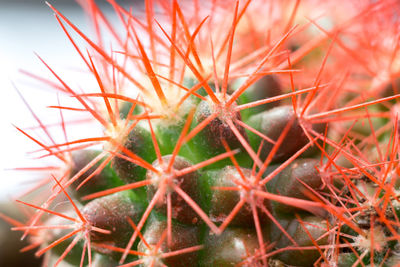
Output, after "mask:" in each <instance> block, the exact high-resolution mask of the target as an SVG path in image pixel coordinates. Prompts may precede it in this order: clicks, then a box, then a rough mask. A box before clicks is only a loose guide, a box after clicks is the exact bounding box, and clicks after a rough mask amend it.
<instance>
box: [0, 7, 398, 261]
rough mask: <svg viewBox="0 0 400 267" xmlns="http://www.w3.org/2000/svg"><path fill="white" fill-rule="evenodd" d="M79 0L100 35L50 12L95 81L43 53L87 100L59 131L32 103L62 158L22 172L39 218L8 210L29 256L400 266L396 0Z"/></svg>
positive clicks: (41, 145)
mask: <svg viewBox="0 0 400 267" xmlns="http://www.w3.org/2000/svg"><path fill="white" fill-rule="evenodd" d="M77 2H79V3H80V4H81V6H82V8H83V10H85V12H87V15H88V16H89V18H90V23H92V24H93V25H92V26H93V29H94V32H83V31H81V30H80V28H79V27H77V26H75V24H74V21H73V20H72V19H71V20H70V19H69V18H68V17H66V16H64V15H63V10H62V8H58V7H57V4H56V3H54V5H53V4H52V3H51V2H50V3H46V4H47V5H48V7H49V12H53V13H54V15H55V19H54V23H56V24H57V23H58V24H59V26H60V31H62V32H63V33H65V35H66V43H69V45H72V46H73V47H74V49H75V50H76V52H77V54H78V55H79V56H80V58H81V60H82V65H81V66H77V67H79V68H81V69H84V70H85V72H86V74H87V79H91V80H92V81H95V85H94V86H93V87H92V88H85V87H81V86H79V84H80V81H79V80H78V81H75V82H74V83H70V82H67V81H66V80H64V78H63V73H62V71H58V70H55V69H54V68H53V67H52V64H51V63H49V61H48V59H46V58H43V57H41V56H40V55H38V61H39V63H40V64H41V66H42V68H41V69H37V70H35V73H37V75H29V78H30V79H32V78H33V79H36V80H38V81H39V82H42V83H44V84H45V85H46V86H50V87H52V89H53V90H55V91H56V92H57V94H58V95H59V98H60V99H62V98H63V97H65V98H71V97H72V98H73V99H74V100H75V101H76V103H75V104H74V105H69V104H68V105H66V104H62V103H63V101H58V103H49V107H50V108H52V109H53V110H54V109H57V110H58V111H59V123H58V124H57V125H55V126H54V125H50V124H47V123H46V121H42V120H41V119H40V118H39V117H38V116H36V115H35V113H34V110H32V109H30V111H31V112H32V114H33V115H34V117H35V118H36V122H37V123H38V124H39V125H38V127H36V128H25V127H23V126H18V125H17V126H16V129H17V130H18V131H19V132H20V133H21V134H22V135H25V136H26V137H27V138H28V139H30V140H31V141H32V142H34V143H35V144H36V145H37V150H36V151H34V152H35V153H36V154H37V153H40V156H38V159H37V160H38V162H41V161H43V162H45V161H44V160H46V159H47V158H54V159H55V160H56V161H58V164H56V166H42V167H40V168H29V167H28V168H25V169H23V168H20V169H23V170H24V171H25V172H26V170H29V171H30V172H32V173H33V172H39V173H40V179H38V180H37V181H35V184H34V185H33V186H32V188H31V190H28V191H27V192H26V193H24V194H21V195H19V196H18V200H17V202H18V204H19V205H20V207H21V210H22V211H24V215H25V219H23V220H15V219H13V218H12V216H10V215H8V214H5V213H4V214H3V213H0V219H2V220H4V221H5V222H7V223H8V224H10V225H11V227H12V230H14V231H20V232H21V233H22V239H24V240H27V241H28V242H29V245H28V246H27V247H25V248H24V249H23V252H26V251H32V250H33V251H35V255H36V257H38V258H39V259H40V260H41V261H42V262H43V265H44V266H124V267H128V266H169V267H175V266H182V267H185V266H186V267H187V266H199V267H203V266H204V267H205V266H207V267H208V266H215V267H221V266H223V267H225V266H273V267H274V266H343V267H344V266H399V264H400V199H399V196H400V179H399V176H400V165H399V158H400V150H399V148H400V146H399V145H400V142H399V141H400V139H399V138H400V130H399V127H400V125H399V122H400V119H399V116H400V112H399V105H400V104H399V103H398V98H399V97H400V94H399V93H400V87H399V84H400V83H399V81H400V53H399V51H398V50H399V46H400V16H399V14H400V3H399V2H398V1H397V0H396V1H395V0H380V1H379V0H378V1H369V0H360V1H342V0H339V1H336V0H329V1H322V0H279V1H277V0H266V1H261V0H253V1H251V0H223V1H199V0H187V1H177V0H168V1H152V0H146V1H144V3H138V2H137V1H135V2H132V3H131V5H128V4H124V5H120V4H118V3H117V2H116V1H115V0H108V1H107V2H108V4H109V5H110V7H112V8H113V10H114V16H115V18H116V19H117V20H118V23H116V20H115V19H113V20H110V19H109V17H108V15H107V16H105V14H104V12H103V10H102V9H101V7H100V6H99V5H97V3H96V1H94V0H80V1H77ZM82 42H83V43H84V45H81V44H82ZM52 61H54V59H52ZM40 72H42V73H51V75H52V76H53V80H51V81H50V80H47V79H41V75H40ZM27 102H29V101H27ZM64 103H66V102H64ZM69 113H75V114H76V118H80V117H84V118H88V116H89V121H90V122H91V124H90V126H87V125H89V124H88V123H89V121H85V122H84V123H77V121H68V120H66V119H65V118H64V114H69ZM92 125H97V127H98V128H99V129H101V132H102V135H100V136H94V135H90V134H88V133H90V131H88V129H87V128H85V127H93V126H92ZM50 127H58V128H59V129H60V130H61V131H60V132H61V133H62V134H60V135H56V134H53V132H52V131H49V130H48V129H49V128H50ZM71 127H79V132H80V134H81V137H79V138H74V139H72V138H70V137H69V131H70V130H69V129H71ZM46 140H47V141H46ZM36 154H35V155H36ZM10 167H15V166H10ZM26 173H27V175H29V172H26Z"/></svg>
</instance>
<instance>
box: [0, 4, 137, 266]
mask: <svg viewBox="0 0 400 267" xmlns="http://www.w3.org/2000/svg"><path fill="white" fill-rule="evenodd" d="M49 2H50V3H51V4H52V5H53V6H54V7H56V8H57V9H59V10H60V11H62V13H63V14H64V15H65V16H66V17H68V18H69V19H70V20H71V21H72V22H73V23H74V24H75V25H77V26H78V27H79V28H80V29H81V30H82V31H83V32H85V33H87V34H88V35H89V36H92V35H91V32H92V31H91V25H90V23H89V19H88V17H87V16H86V15H85V14H84V12H83V10H82V9H81V7H80V6H79V5H78V4H77V3H76V2H75V1H74V0H49ZM97 2H98V4H99V5H101V7H102V10H104V12H105V14H106V15H107V14H108V15H111V14H112V13H113V12H112V9H111V7H110V6H109V5H108V4H106V2H105V1H97ZM117 2H119V3H120V4H122V5H129V4H132V3H133V2H140V1H132V0H131V1H117ZM135 4H136V3H135ZM112 19H115V20H116V18H115V17H113V16H111V20H112ZM76 41H77V42H78V44H81V45H83V46H82V47H85V44H84V43H83V42H82V41H81V40H80V39H78V38H76ZM35 53H37V54H38V55H40V57H42V58H43V59H44V60H45V61H46V62H47V63H48V64H49V65H50V66H51V67H52V68H54V69H55V70H56V71H61V73H62V78H63V79H65V80H66V81H68V82H69V83H72V84H75V85H76V84H78V83H79V84H80V86H84V83H85V82H86V81H85V80H82V79H80V77H81V75H82V71H81V70H80V69H79V68H80V67H82V60H81V59H80V58H79V56H78V54H77V53H76V51H75V50H74V48H73V46H72V45H71V43H70V42H69V41H68V39H67V37H66V35H65V34H64V32H63V31H62V29H61V27H60V25H59V24H58V23H57V20H56V19H55V17H54V15H53V11H52V10H51V9H50V8H49V7H48V6H47V5H46V3H45V1H44V0H0V86H1V87H0V88H1V89H0V92H1V96H0V111H1V115H0V125H1V127H0V137H1V138H0V150H1V153H0V266H4V267H18V266H30V267H31V266H37V265H38V264H39V261H33V260H32V254H33V253H31V254H29V253H24V254H19V252H18V250H19V247H21V246H22V245H27V244H23V243H21V242H18V236H20V234H19V233H16V232H11V231H9V228H10V224H9V223H6V222H5V221H4V218H1V214H6V215H8V216H10V217H12V218H14V219H20V220H22V221H23V220H24V218H21V217H20V213H21V212H20V210H19V209H18V208H16V206H15V202H14V201H13V198H16V197H18V194H20V193H21V192H23V190H25V189H26V188H27V187H29V186H31V185H32V182H34V181H35V179H36V178H37V175H40V174H33V173H32V172H26V171H25V172H24V171H15V170H13V168H21V167H29V166H38V163H37V161H36V160H35V157H37V155H35V154H31V153H30V151H34V150H37V149H38V148H39V147H38V145H37V144H35V143H34V142H32V141H31V140H29V139H28V138H27V137H26V136H24V135H23V134H21V133H20V132H18V131H17V130H16V128H15V127H14V125H15V126H17V127H20V128H23V129H26V128H29V127H31V126H34V125H37V122H36V121H35V119H34V117H33V115H32V114H31V112H30V111H29V109H28V108H27V106H26V105H25V104H24V102H23V100H22V99H21V97H20V96H19V95H18V93H17V90H16V88H17V89H18V91H20V93H21V95H22V96H23V97H24V98H25V99H26V101H27V102H28V103H29V105H30V107H31V108H32V110H33V111H34V112H35V114H36V115H37V116H38V117H39V118H40V119H42V120H43V121H45V122H46V123H48V122H49V123H51V122H52V121H54V122H56V121H59V112H58V111H57V110H54V109H53V110H50V109H49V108H47V106H49V105H56V104H57V94H56V93H55V92H54V90H51V89H50V88H49V87H47V86H44V85H43V84H41V83H39V82H37V81H35V80H34V79H30V78H29V77H27V76H26V75H24V74H22V73H21V70H27V71H29V72H32V73H34V74H37V75H40V76H42V77H49V78H51V79H52V80H54V78H53V77H52V76H51V74H50V72H49V71H48V70H47V69H46V68H45V67H44V65H43V64H42V63H41V62H40V60H39V59H38V58H37V56H36V55H35ZM77 66H78V68H77ZM82 68H83V67H82ZM35 131H37V133H38V135H37V136H43V133H41V132H39V129H38V130H35V129H33V130H31V131H30V133H32V132H33V133H35ZM71 135H73V133H71ZM10 256H11V257H10ZM11 260H13V261H11Z"/></svg>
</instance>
